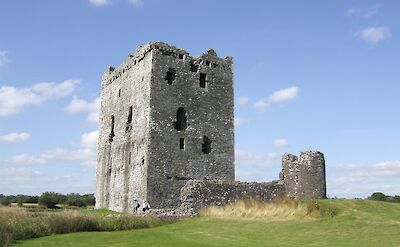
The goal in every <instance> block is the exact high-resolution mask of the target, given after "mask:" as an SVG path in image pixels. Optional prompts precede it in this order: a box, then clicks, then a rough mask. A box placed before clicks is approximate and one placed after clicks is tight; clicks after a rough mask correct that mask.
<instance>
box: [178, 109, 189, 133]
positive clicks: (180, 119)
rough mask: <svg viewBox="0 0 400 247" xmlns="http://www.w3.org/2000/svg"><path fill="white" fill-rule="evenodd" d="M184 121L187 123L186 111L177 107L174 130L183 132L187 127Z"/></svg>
mask: <svg viewBox="0 0 400 247" xmlns="http://www.w3.org/2000/svg"><path fill="white" fill-rule="evenodd" d="M186 121H187V117H186V111H185V109H184V108H183V107H179V109H178V111H177V112H176V122H175V129H176V130H185V129H186V127H187V123H186Z"/></svg>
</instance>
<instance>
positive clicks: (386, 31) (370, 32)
mask: <svg viewBox="0 0 400 247" xmlns="http://www.w3.org/2000/svg"><path fill="white" fill-rule="evenodd" d="M358 36H359V37H360V38H361V39H363V40H364V41H366V42H367V43H370V44H372V45H376V44H378V43H379V42H381V41H383V40H386V39H388V38H390V37H391V36H392V33H391V31H390V28H389V27H387V26H381V27H369V28H365V29H363V30H361V31H360V32H358Z"/></svg>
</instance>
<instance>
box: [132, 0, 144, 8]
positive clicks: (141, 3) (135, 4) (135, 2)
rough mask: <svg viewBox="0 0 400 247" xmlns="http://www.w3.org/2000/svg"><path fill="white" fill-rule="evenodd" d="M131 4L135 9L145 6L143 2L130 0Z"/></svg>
mask: <svg viewBox="0 0 400 247" xmlns="http://www.w3.org/2000/svg"><path fill="white" fill-rule="evenodd" d="M129 3H130V4H132V5H133V6H135V7H140V6H142V5H143V1H142V0H129Z"/></svg>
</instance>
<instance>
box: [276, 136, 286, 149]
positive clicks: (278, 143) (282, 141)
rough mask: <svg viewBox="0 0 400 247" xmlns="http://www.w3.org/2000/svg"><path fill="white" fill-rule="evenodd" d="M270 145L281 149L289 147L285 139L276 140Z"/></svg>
mask: <svg viewBox="0 0 400 247" xmlns="http://www.w3.org/2000/svg"><path fill="white" fill-rule="evenodd" d="M272 145H273V146H274V147H276V148H283V147H287V146H289V141H288V140H287V139H285V138H281V139H276V140H275V141H274V142H273V144H272Z"/></svg>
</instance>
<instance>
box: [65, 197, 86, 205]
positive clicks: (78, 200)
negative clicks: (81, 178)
mask: <svg viewBox="0 0 400 247" xmlns="http://www.w3.org/2000/svg"><path fill="white" fill-rule="evenodd" d="M65 204H67V205H69V206H76V207H86V206H87V202H86V201H85V199H84V198H83V197H81V196H80V195H79V194H68V195H67V201H65Z"/></svg>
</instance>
